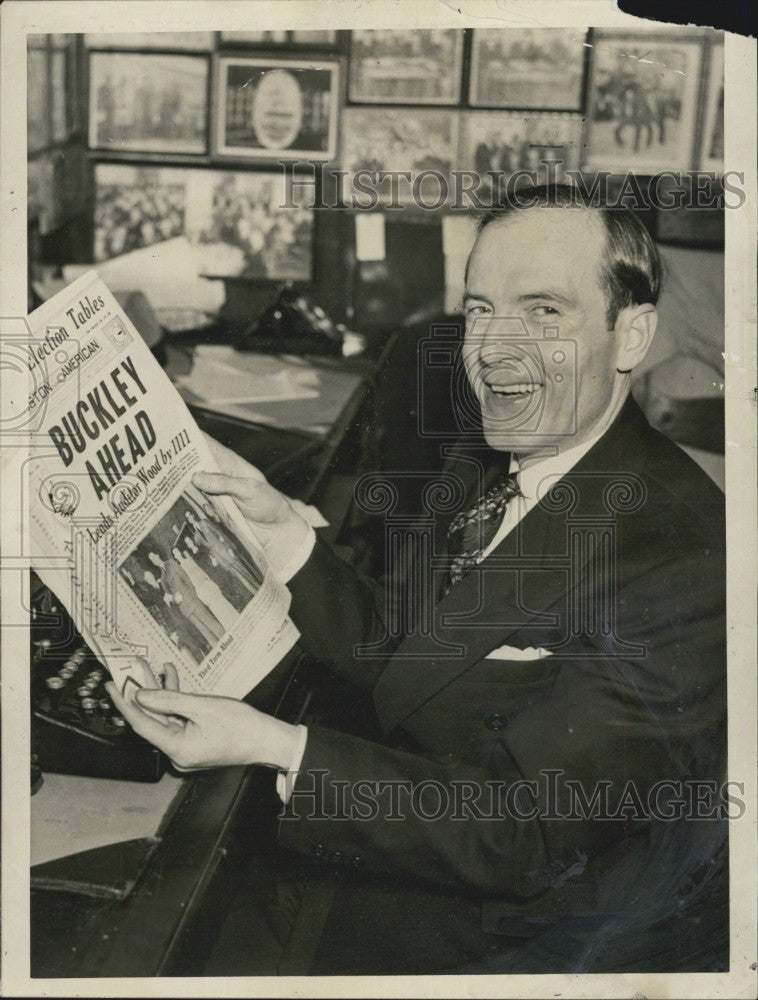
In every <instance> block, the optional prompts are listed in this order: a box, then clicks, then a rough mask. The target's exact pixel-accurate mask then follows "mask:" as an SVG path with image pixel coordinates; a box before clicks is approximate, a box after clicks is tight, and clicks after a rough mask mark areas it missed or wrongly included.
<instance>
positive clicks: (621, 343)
mask: <svg viewBox="0 0 758 1000" xmlns="http://www.w3.org/2000/svg"><path fill="white" fill-rule="evenodd" d="M657 325H658V310H657V309H656V308H655V306H654V305H651V304H650V303H649V302H648V303H645V304H644V305H641V306H629V307H628V308H626V309H622V310H621V312H620V313H619V315H618V319H617V320H616V329H615V333H616V341H617V343H618V353H617V354H616V369H617V370H618V371H619V372H622V373H627V372H630V371H632V369H633V368H636V367H637V365H638V364H640V362H641V361H644V359H645V355H646V354H647V352H648V350H649V349H650V345H651V343H652V342H653V336H654V334H655V329H656V327H657Z"/></svg>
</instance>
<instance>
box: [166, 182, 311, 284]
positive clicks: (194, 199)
mask: <svg viewBox="0 0 758 1000" xmlns="http://www.w3.org/2000/svg"><path fill="white" fill-rule="evenodd" d="M187 185H188V199H187V214H186V223H185V232H186V235H187V237H188V238H189V239H190V241H192V242H193V243H195V244H203V245H206V246H207V248H208V251H209V262H208V264H207V266H206V272H207V273H209V274H212V275H215V276H223V275H226V276H229V277H241V278H271V279H274V280H285V281H286V280H289V281H297V280H308V279H309V278H310V276H311V270H312V266H313V226H314V213H313V211H312V210H311V209H309V208H302V207H300V206H296V205H292V206H291V207H289V208H287V207H286V200H287V187H286V184H285V178H284V177H283V176H282V174H281V173H276V172H263V171H242V170H193V171H191V172H189V177H188V180H187ZM210 251H213V252H212V253H210Z"/></svg>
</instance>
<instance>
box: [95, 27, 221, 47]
mask: <svg viewBox="0 0 758 1000" xmlns="http://www.w3.org/2000/svg"><path fill="white" fill-rule="evenodd" d="M84 45H85V48H88V49H166V50H171V49H177V50H180V51H187V50H191V51H193V52H210V51H211V50H212V48H213V32H212V31H132V32H87V33H86V34H85V36H84Z"/></svg>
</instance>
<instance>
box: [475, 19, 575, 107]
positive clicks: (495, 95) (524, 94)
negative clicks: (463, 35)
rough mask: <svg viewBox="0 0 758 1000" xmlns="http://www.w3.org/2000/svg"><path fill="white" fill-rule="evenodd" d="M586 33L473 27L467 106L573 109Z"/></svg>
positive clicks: (556, 29) (553, 29)
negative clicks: (484, 29) (483, 29)
mask: <svg viewBox="0 0 758 1000" xmlns="http://www.w3.org/2000/svg"><path fill="white" fill-rule="evenodd" d="M585 36H586V32H584V31H580V30H576V29H570V28H565V29H564V28H505V29H502V30H498V29H492V28H488V29H487V30H486V31H481V30H475V31H474V34H473V42H472V49H471V85H470V91H469V104H472V105H476V106H479V107H485V108H547V109H552V108H559V109H561V110H566V111H578V110H579V108H580V107H581V100H582V79H583V76H584V60H585V52H586V49H585V45H584V41H585Z"/></svg>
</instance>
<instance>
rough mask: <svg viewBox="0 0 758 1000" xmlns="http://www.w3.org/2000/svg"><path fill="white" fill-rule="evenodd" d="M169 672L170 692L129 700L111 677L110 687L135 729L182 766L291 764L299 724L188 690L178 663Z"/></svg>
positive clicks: (284, 766)
mask: <svg viewBox="0 0 758 1000" xmlns="http://www.w3.org/2000/svg"><path fill="white" fill-rule="evenodd" d="M164 670H165V673H166V690H160V689H156V690H151V689H148V688H142V689H141V690H139V691H137V692H136V694H135V695H134V698H133V699H132V698H129V700H128V701H127V700H125V699H124V698H123V697H122V696H121V695H120V694H119V692H118V689H117V687H116V685H115V684H114V683H113V682H112V681H109V682H108V683H107V684H106V688H107V690H108V693H109V695H110V697H111V698H112V700H113V704H114V705H115V707H116V709H117V711H119V712H120V713H121V714H122V715H123V717H124V718H125V719H126V720H127V722H128V723H129V725H130V726H131V727H132V729H133V730H134V731H135V732H136V733H138V734H139V735H140V736H142V737H144V738H145V739H146V740H149V741H150V742H151V743H154V744H155V746H157V747H158V748H159V749H160V750H162V751H163V752H164V753H165V754H166V756H167V757H169V758H170V759H171V761H172V763H173V764H174V766H175V767H176V769H177V770H179V771H192V770H197V769H200V768H207V767H223V766H227V765H232V764H269V765H271V766H273V767H279V768H282V769H283V770H286V769H287V768H288V767H289V764H290V761H291V760H292V756H293V754H294V752H295V748H296V746H297V742H298V731H297V727H295V726H291V725H289V724H288V723H286V722H281V721H280V720H279V719H274V718H273V717H272V716H270V715H265V714H264V713H263V712H259V711H257V710H256V709H254V708H252V706H250V705H246V704H245V703H244V702H242V701H235V700H234V699H233V698H217V697H214V696H210V695H196V694H183V693H182V692H180V691H179V690H178V684H177V679H176V670H175V669H174V667H173V665H172V664H166V665H165V667H164ZM148 713H149V714H148Z"/></svg>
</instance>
